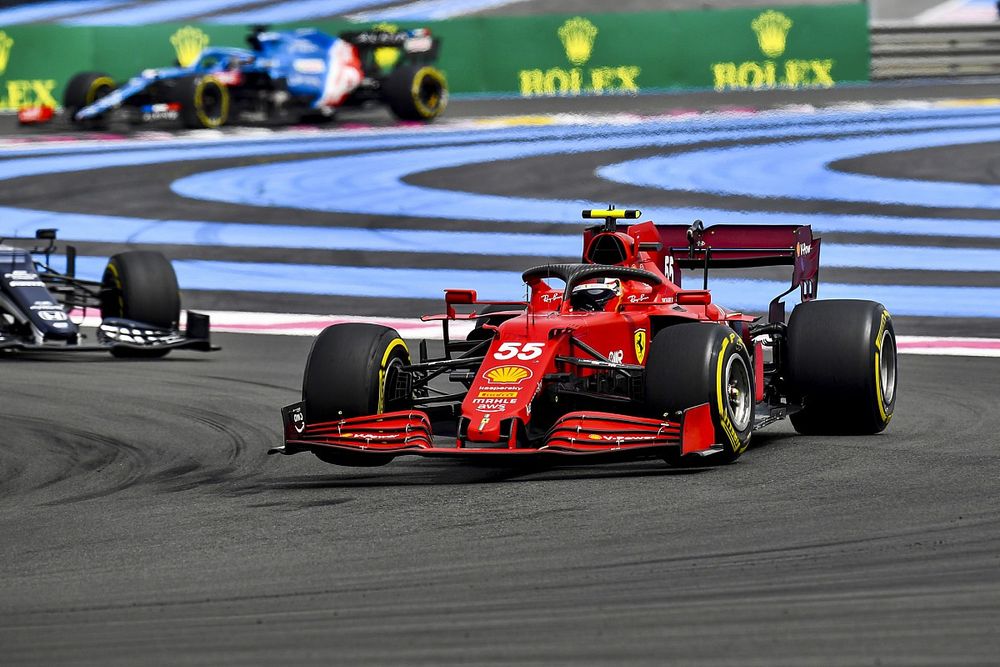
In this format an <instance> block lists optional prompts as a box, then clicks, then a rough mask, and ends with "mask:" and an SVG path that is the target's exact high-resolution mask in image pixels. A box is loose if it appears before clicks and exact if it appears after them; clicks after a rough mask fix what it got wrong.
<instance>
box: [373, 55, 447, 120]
mask: <svg viewBox="0 0 1000 667" xmlns="http://www.w3.org/2000/svg"><path fill="white" fill-rule="evenodd" d="M382 98H383V99H384V100H385V102H386V104H388V105H389V109H391V110H392V113H393V115H395V116H396V118H399V119H400V120H417V121H420V120H422V121H431V120H434V119H435V118H437V117H438V116H440V115H441V112H443V111H444V109H445V107H446V106H447V105H448V82H447V81H446V80H445V78H444V74H442V73H441V71H440V70H438V69H437V68H436V67H431V66H429V65H422V66H415V65H403V66H401V67H397V68H396V69H394V70H393V71H392V72H391V73H390V74H389V76H388V77H386V79H385V81H384V82H383V83H382Z"/></svg>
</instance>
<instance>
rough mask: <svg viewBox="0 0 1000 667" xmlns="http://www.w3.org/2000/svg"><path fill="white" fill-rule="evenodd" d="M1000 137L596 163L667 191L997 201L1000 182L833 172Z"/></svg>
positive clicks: (809, 145) (723, 151)
mask: <svg viewBox="0 0 1000 667" xmlns="http://www.w3.org/2000/svg"><path fill="white" fill-rule="evenodd" d="M996 141H1000V129H998V128H989V129H974V130H956V131H933V132H918V133H913V134H905V135H901V136H877V137H862V138H847V139H823V140H818V141H814V140H810V141H793V142H785V143H780V144H769V145H763V146H737V147H731V148H716V149H709V150H701V151H690V152H686V153H682V154H679V155H671V156H663V157H654V158H645V159H642V160H633V161H629V162H622V163H618V164H614V165H609V166H606V167H602V168H600V169H598V171H597V173H598V175H599V176H600V177H601V178H606V179H608V180H611V181H615V182H618V183H627V184H629V185H636V186H641V187H652V188H662V189H665V190H688V191H693V192H709V193H712V194H721V195H735V196H750V197H785V198H792V199H813V200H826V201H854V202H872V203H878V204H908V205H913V206H929V207H945V208H948V207H951V206H963V207H970V208H973V207H974V208H986V209H996V208H1000V186H996V185H980V184H971V183H944V182H931V181H925V180H919V181H918V180H904V179H894V178H883V177H878V176H869V175H863V174H850V173H844V172H840V171H835V170H833V169H831V168H829V167H828V165H829V164H830V163H832V162H835V161H838V160H847V159H850V158H857V157H861V156H865V155H872V154H877V153H887V152H896V151H906V150H913V149H919V148H930V147H936V146H952V145H959V144H974V143H989V142H996Z"/></svg>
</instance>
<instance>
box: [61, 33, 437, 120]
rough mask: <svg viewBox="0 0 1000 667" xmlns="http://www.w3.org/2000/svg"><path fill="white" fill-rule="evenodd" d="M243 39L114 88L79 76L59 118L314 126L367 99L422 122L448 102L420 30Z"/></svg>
mask: <svg viewBox="0 0 1000 667" xmlns="http://www.w3.org/2000/svg"><path fill="white" fill-rule="evenodd" d="M247 42H248V43H249V46H250V48H249V49H242V48H226V47H211V48H206V49H205V50H203V51H202V52H201V54H200V55H199V56H198V58H197V59H196V60H195V61H194V63H193V64H192V65H191V66H189V67H170V68H162V69H150V70H145V71H143V72H142V73H141V74H139V76H136V77H133V78H132V79H130V80H129V81H128V82H127V83H125V84H124V85H122V86H120V87H119V86H117V85H116V83H115V81H114V80H113V79H112V78H111V77H110V76H108V75H106V74H103V73H100V72H82V73H80V74H77V75H76V76H74V77H73V78H72V79H71V80H70V82H69V83H68V84H67V86H66V90H65V92H64V96H63V106H64V108H65V113H66V115H67V116H68V117H69V118H70V119H71V121H72V122H73V123H74V124H76V125H78V126H82V127H100V126H101V125H103V124H104V123H105V122H106V121H107V120H108V119H109V118H110V117H111V116H112V115H113V114H115V113H117V112H118V111H119V110H121V111H124V112H125V113H126V114H127V116H128V119H129V120H130V121H132V122H135V123H142V122H146V121H154V120H179V121H180V122H181V123H182V124H183V125H184V126H185V127H189V128H216V127H220V126H222V125H225V124H227V123H232V122H238V121H258V122H273V121H278V122H300V121H303V120H314V119H322V118H324V117H327V118H328V117H331V116H333V115H334V112H335V110H336V109H338V108H341V107H357V106H361V105H364V104H368V103H372V102H375V103H382V104H386V105H388V107H389V108H390V109H391V110H392V112H393V114H394V115H395V116H396V117H397V118H399V119H400V120H413V121H429V120H432V119H434V118H436V117H437V116H438V115H439V114H440V113H441V112H442V111H443V110H444V108H445V105H446V104H447V102H448V88H447V83H446V82H445V78H444V75H443V74H442V73H441V72H440V71H439V70H438V69H437V68H436V67H434V66H433V63H434V62H435V61H436V60H437V53H438V49H439V40H437V39H436V38H434V37H432V36H431V34H430V31H428V30H425V29H414V30H406V31H402V32H385V31H365V32H351V33H342V34H341V35H340V36H338V37H334V36H332V35H327V34H325V33H322V32H320V31H318V30H313V29H300V30H295V31H291V32H271V31H268V30H266V29H263V28H257V29H255V30H254V31H253V32H252V33H251V34H250V36H249V37H248V38H247Z"/></svg>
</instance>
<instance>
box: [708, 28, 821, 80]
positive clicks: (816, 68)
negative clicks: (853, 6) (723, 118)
mask: <svg viewBox="0 0 1000 667" xmlns="http://www.w3.org/2000/svg"><path fill="white" fill-rule="evenodd" d="M794 26H795V23H794V22H793V21H792V20H791V19H790V18H788V16H786V15H785V14H782V13H781V12H777V11H774V10H773V9H769V10H767V11H766V12H763V13H761V14H760V15H758V16H757V18H755V19H754V20H753V21H751V22H750V30H752V31H753V32H754V34H755V35H756V37H757V46H758V48H760V51H761V53H762V54H763V56H764V58H766V60H762V61H756V60H749V61H746V62H742V63H734V62H732V63H715V64H713V65H712V77H713V79H714V81H715V89H716V90H760V89H763V88H806V87H809V88H831V87H833V85H834V83H835V81H834V79H833V66H834V62H833V60H832V59H817V60H797V59H788V60H785V61H782V62H778V61H777V59H778V58H781V56H783V55H784V54H785V51H786V50H787V48H788V37H789V35H790V34H791V31H792V28H793V27H794Z"/></svg>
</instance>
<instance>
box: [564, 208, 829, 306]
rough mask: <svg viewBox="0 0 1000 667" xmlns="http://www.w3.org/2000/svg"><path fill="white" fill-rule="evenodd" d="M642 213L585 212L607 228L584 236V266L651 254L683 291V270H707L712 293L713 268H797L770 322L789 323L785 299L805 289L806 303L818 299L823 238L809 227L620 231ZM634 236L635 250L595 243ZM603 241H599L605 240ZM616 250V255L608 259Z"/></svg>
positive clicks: (637, 227) (645, 226)
mask: <svg viewBox="0 0 1000 667" xmlns="http://www.w3.org/2000/svg"><path fill="white" fill-rule="evenodd" d="M639 215H641V214H640V212H639V211H584V217H585V218H598V217H605V218H606V220H605V224H604V225H603V226H598V227H591V228H589V229H588V230H587V231H586V232H585V233H584V248H585V254H589V255H591V256H590V257H587V256H585V257H584V261H591V262H596V263H618V262H619V261H634V259H629V257H633V258H634V257H635V255H634V254H633V253H635V252H636V251H637V252H639V253H645V254H646V256H647V257H648V258H649V262H651V263H653V264H654V265H655V266H656V267H657V268H662V270H663V274H664V276H666V278H667V280H669V281H670V282H672V283H674V284H675V285H677V286H678V287H680V286H681V280H682V274H681V271H680V270H679V269H693V270H698V269H701V270H702V271H704V279H703V285H702V289H706V290H707V289H708V273H709V270H710V269H744V268H754V267H764V266H791V267H792V282H791V286H790V287H789V288H788V289H787V290H786V291H785V292H783V293H781V294H779V295H778V296H777V297H775V298H774V300H773V301H772V302H771V305H770V308H769V317H768V319H769V320H770V321H772V322H774V321H782V322H783V321H784V305H783V304H782V303H781V299H782V298H783V297H785V296H786V295H788V294H789V293H791V292H792V290H794V289H796V288H799V289H800V290H801V295H802V301H803V302H805V301H811V300H812V299H815V298H816V292H817V284H818V281H819V250H820V239H819V238H815V237H813V234H812V228H811V227H810V226H809V225H713V226H711V227H708V228H705V226H704V225H703V223H702V222H701V220H696V221H695V223H694V224H693V225H656V224H653V223H652V222H643V223H639V224H632V225H627V226H624V225H623V226H619V225H618V220H620V219H633V220H634V219H636V218H638V217H639ZM622 232H625V234H627V235H628V236H630V237H632V239H634V241H633V242H632V243H633V244H634V245H633V246H632V247H633V249H634V250H632V251H628V250H626V249H625V248H624V247H623V246H622V245H621V244H620V243H619V242H616V241H613V239H611V241H612V242H611V243H603V244H602V243H592V241H594V240H595V237H602V238H608V236H609V234H608V233H610V235H611V236H621V235H622ZM600 240H601V239H599V238H598V239H597V241H600ZM608 251H610V255H609V254H608Z"/></svg>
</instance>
